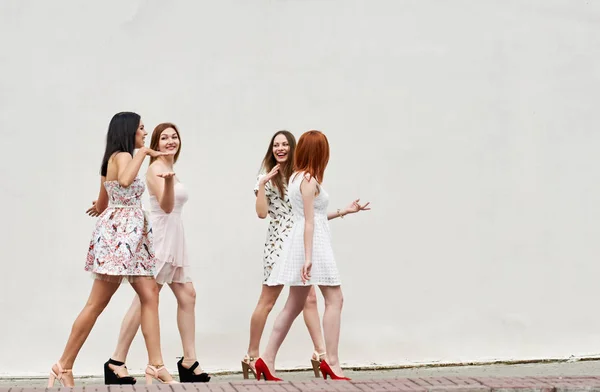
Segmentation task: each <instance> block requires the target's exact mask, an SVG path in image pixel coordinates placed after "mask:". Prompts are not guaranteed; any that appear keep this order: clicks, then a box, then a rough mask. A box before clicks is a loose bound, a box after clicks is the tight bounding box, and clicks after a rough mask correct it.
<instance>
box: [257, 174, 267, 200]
mask: <svg viewBox="0 0 600 392" xmlns="http://www.w3.org/2000/svg"><path fill="white" fill-rule="evenodd" d="M266 175H267V174H266V173H262V172H261V173H260V174H259V175H258V176H256V184H255V185H254V194H255V195H256V194H257V193H258V183H259V182H260V180H261V178H263V177H264V176H266Z"/></svg>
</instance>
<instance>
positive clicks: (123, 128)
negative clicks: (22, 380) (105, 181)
mask: <svg viewBox="0 0 600 392" xmlns="http://www.w3.org/2000/svg"><path fill="white" fill-rule="evenodd" d="M140 118H141V117H140V115H139V114H137V113H132V112H121V113H117V114H115V115H114V116H113V118H112V119H111V120H110V124H109V125H108V133H107V134H106V150H105V151H104V158H102V166H101V167H100V175H101V176H103V177H105V176H106V171H107V169H108V161H109V159H110V157H112V156H113V154H114V153H115V152H128V153H130V154H131V155H133V151H134V150H135V134H136V132H137V130H138V127H139V126H140Z"/></svg>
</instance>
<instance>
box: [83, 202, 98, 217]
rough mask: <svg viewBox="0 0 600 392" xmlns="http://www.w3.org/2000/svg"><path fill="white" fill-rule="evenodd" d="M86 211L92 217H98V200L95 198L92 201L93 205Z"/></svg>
mask: <svg viewBox="0 0 600 392" xmlns="http://www.w3.org/2000/svg"><path fill="white" fill-rule="evenodd" d="M85 213H86V214H88V215H89V216H92V217H96V216H98V215H100V213H99V212H98V210H97V209H96V200H94V201H93V202H92V206H91V207H90V208H88V209H87V211H86V212H85Z"/></svg>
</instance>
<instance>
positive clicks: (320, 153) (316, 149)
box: [294, 131, 329, 183]
mask: <svg viewBox="0 0 600 392" xmlns="http://www.w3.org/2000/svg"><path fill="white" fill-rule="evenodd" d="M328 162H329V141H328V140H327V137H326V136H325V135H324V134H323V133H322V132H319V131H308V132H305V133H303V134H302V136H300V140H298V148H297V150H296V155H295V156H294V171H297V172H305V173H308V175H309V178H314V179H316V180H317V182H319V183H322V182H323V175H324V174H325V168H326V167H327V163H328Z"/></svg>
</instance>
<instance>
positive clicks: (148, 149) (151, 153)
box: [146, 148, 175, 158]
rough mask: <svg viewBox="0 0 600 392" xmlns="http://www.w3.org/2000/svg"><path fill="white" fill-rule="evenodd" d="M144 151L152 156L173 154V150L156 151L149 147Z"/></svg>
mask: <svg viewBox="0 0 600 392" xmlns="http://www.w3.org/2000/svg"><path fill="white" fill-rule="evenodd" d="M146 153H147V154H148V155H150V156H151V157H152V158H158V157H163V156H166V155H175V151H156V150H153V149H151V148H147V149H146Z"/></svg>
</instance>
